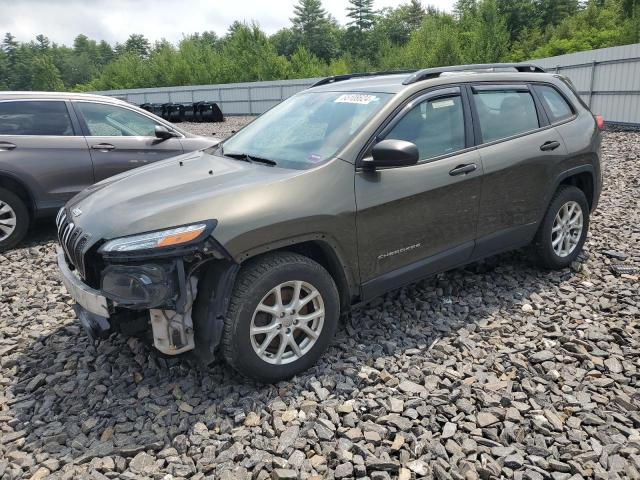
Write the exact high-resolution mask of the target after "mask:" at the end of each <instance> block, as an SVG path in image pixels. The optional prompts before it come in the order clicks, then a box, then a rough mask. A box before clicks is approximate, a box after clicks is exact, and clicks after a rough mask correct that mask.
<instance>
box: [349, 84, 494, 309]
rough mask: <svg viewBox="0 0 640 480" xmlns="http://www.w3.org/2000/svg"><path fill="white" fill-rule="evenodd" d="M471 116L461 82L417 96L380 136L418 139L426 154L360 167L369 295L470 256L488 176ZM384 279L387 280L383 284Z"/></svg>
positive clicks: (360, 221)
mask: <svg viewBox="0 0 640 480" xmlns="http://www.w3.org/2000/svg"><path fill="white" fill-rule="evenodd" d="M470 120H471V119H470V111H469V109H468V105H467V104H466V102H465V101H464V100H463V96H462V95H461V91H460V89H459V88H458V87H453V88H447V89H442V90H438V91H433V92H430V93H428V94H426V95H424V96H422V97H419V98H417V99H415V100H413V101H412V102H411V103H409V104H408V105H407V106H406V107H405V108H404V109H403V110H402V111H401V112H400V113H399V114H398V116H397V117H396V118H395V119H394V120H393V121H392V122H391V123H390V124H389V126H387V127H386V128H385V130H383V131H382V132H381V133H380V134H379V135H378V136H377V140H378V141H379V140H383V139H390V138H393V139H399V140H405V141H409V142H412V143H414V144H416V146H417V147H418V150H419V153H420V161H419V163H418V164H417V165H413V166H406V167H396V168H387V169H379V170H377V171H374V172H371V171H366V170H363V171H359V172H357V173H356V176H355V193H356V203H357V207H358V212H357V232H358V256H359V262H360V275H361V279H362V281H363V283H364V289H365V296H367V297H371V296H374V295H376V294H377V293H379V291H377V289H378V287H380V290H381V291H382V290H385V289H387V288H388V287H390V286H391V287H393V286H400V285H402V284H406V283H408V282H411V281H413V280H415V279H417V278H420V277H422V276H425V275H427V274H429V273H432V272H431V271H432V270H442V269H446V268H447V267H449V266H452V265H455V264H459V263H462V262H464V261H465V260H467V259H468V258H469V257H470V255H471V252H472V250H473V245H474V239H475V233H476V222H477V215H478V202H479V198H480V182H481V178H482V168H481V164H480V157H479V155H478V152H477V151H476V150H475V149H474V148H473V137H472V136H471V135H470V133H471V132H470V131H469V129H467V128H466V126H465V124H467V125H468V124H470ZM376 279H377V280H376ZM381 279H384V280H382V281H384V282H385V283H386V285H384V286H381V285H378V286H376V284H375V282H376V281H378V282H380V281H381ZM371 282H373V283H371ZM385 287H386V288H385ZM367 290H369V291H367Z"/></svg>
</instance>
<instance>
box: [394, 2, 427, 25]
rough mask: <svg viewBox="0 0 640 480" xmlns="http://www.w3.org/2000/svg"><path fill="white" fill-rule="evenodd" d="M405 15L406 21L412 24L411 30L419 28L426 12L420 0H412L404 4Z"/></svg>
mask: <svg viewBox="0 0 640 480" xmlns="http://www.w3.org/2000/svg"><path fill="white" fill-rule="evenodd" d="M400 8H402V9H403V16H404V20H405V22H407V24H408V25H409V26H410V28H411V30H417V29H418V28H420V25H422V20H424V16H425V15H426V12H425V10H424V7H423V6H422V3H421V2H420V0H411V1H410V2H409V3H408V4H406V5H402V6H401V7H400Z"/></svg>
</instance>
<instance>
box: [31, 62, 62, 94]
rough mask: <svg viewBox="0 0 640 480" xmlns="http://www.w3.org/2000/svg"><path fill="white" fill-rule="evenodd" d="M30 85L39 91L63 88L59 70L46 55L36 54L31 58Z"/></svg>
mask: <svg viewBox="0 0 640 480" xmlns="http://www.w3.org/2000/svg"><path fill="white" fill-rule="evenodd" d="M32 72H33V73H32V75H33V77H32V79H31V87H32V88H33V89H34V90H41V91H52V92H55V91H60V90H64V84H63V83H62V79H61V78H60V72H59V71H58V69H57V68H56V66H55V65H54V64H53V62H52V61H51V59H50V58H49V56H48V55H44V54H43V55H38V56H37V57H35V58H34V60H33V68H32Z"/></svg>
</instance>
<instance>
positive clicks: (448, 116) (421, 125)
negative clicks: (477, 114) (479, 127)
mask: <svg viewBox="0 0 640 480" xmlns="http://www.w3.org/2000/svg"><path fill="white" fill-rule="evenodd" d="M385 138H387V139H395V140H405V141H407V142H411V143H414V144H415V145H416V146H417V147H418V151H419V152H420V160H421V161H425V160H429V159H431V158H434V157H439V156H441V155H446V154H449V153H452V152H456V151H458V150H462V149H464V148H465V137H464V113H463V110H462V99H461V97H460V95H455V96H450V97H438V98H434V99H429V100H425V101H423V102H421V103H419V104H418V105H416V106H415V107H413V108H412V109H411V110H409V112H408V113H407V114H406V115H405V116H404V117H402V119H401V120H400V121H399V122H398V123H397V124H396V125H395V126H394V127H393V129H392V130H391V131H390V132H389V133H388V134H387V135H386V137H385Z"/></svg>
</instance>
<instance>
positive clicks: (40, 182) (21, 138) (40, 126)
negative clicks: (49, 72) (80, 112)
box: [0, 100, 93, 213]
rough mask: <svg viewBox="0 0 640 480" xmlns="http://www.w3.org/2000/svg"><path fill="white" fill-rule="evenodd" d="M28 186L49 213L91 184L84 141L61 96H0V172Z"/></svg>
mask: <svg viewBox="0 0 640 480" xmlns="http://www.w3.org/2000/svg"><path fill="white" fill-rule="evenodd" d="M3 172H4V173H5V174H8V175H10V176H12V177H14V178H16V179H17V180H19V181H21V182H22V183H24V184H25V186H26V187H27V188H28V189H29V190H30V191H31V193H32V195H33V197H34V201H35V203H36V207H37V209H38V213H51V212H53V211H55V210H56V209H57V208H59V207H60V206H61V205H63V204H64V203H65V202H66V201H67V200H68V199H69V198H71V197H72V196H73V195H74V194H76V193H77V192H79V191H80V190H82V189H84V188H85V187H87V186H89V185H91V184H92V183H93V169H92V167H91V157H90V156H89V149H88V148H87V143H86V141H85V139H84V137H83V136H82V132H81V131H80V128H79V125H78V122H77V120H76V118H75V116H74V115H73V114H72V112H71V111H70V105H69V103H68V102H67V101H64V100H3V101H0V174H2V173H3Z"/></svg>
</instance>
